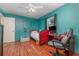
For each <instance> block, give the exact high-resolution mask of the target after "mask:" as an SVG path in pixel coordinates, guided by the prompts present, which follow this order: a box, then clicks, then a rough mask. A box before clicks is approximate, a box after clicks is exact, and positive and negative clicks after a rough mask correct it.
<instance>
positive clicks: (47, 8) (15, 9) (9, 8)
mask: <svg viewBox="0 0 79 59" xmlns="http://www.w3.org/2000/svg"><path fill="white" fill-rule="evenodd" d="M33 5H34V6H43V8H39V9H36V11H35V12H30V13H29V12H27V11H28V8H26V7H29V6H28V3H0V8H1V9H2V10H3V12H7V13H13V14H16V15H21V16H26V17H31V18H39V17H42V16H44V15H46V14H47V13H49V12H51V11H53V10H55V9H56V8H58V7H60V6H62V5H64V3H33ZM20 7H21V8H20Z"/></svg>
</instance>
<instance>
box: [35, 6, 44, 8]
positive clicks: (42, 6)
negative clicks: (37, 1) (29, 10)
mask: <svg viewBox="0 0 79 59" xmlns="http://www.w3.org/2000/svg"><path fill="white" fill-rule="evenodd" d="M34 8H43V6H35V7H34Z"/></svg>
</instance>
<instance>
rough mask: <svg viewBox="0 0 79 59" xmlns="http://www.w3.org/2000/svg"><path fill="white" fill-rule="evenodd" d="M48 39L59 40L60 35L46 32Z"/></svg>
mask: <svg viewBox="0 0 79 59" xmlns="http://www.w3.org/2000/svg"><path fill="white" fill-rule="evenodd" d="M48 38H49V39H48V40H53V39H56V40H59V39H60V36H59V35H57V34H55V35H54V34H48Z"/></svg>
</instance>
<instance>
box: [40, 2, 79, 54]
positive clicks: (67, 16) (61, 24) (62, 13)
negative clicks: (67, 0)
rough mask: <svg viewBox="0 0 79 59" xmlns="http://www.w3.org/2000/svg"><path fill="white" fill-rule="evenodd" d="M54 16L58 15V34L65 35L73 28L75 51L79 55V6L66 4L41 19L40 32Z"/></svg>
mask: <svg viewBox="0 0 79 59" xmlns="http://www.w3.org/2000/svg"><path fill="white" fill-rule="evenodd" d="M54 14H57V19H56V25H57V33H58V34H61V33H64V32H65V31H67V30H68V29H69V28H73V30H74V50H75V52H76V53H79V4H74V3H73V4H66V5H64V6H62V7H60V8H58V9H56V10H54V11H52V12H50V13H48V14H47V15H45V16H43V17H41V18H39V19H40V21H39V24H40V27H39V29H40V30H44V29H45V20H46V19H47V18H48V17H51V16H53V15H54Z"/></svg>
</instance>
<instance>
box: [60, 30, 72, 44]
mask: <svg viewBox="0 0 79 59" xmlns="http://www.w3.org/2000/svg"><path fill="white" fill-rule="evenodd" d="M72 36H73V29H71V28H70V29H69V31H68V32H67V34H66V35H65V36H64V37H63V38H62V40H61V42H62V43H63V44H67V43H68V41H69V40H70V38H71V37H72Z"/></svg>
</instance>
